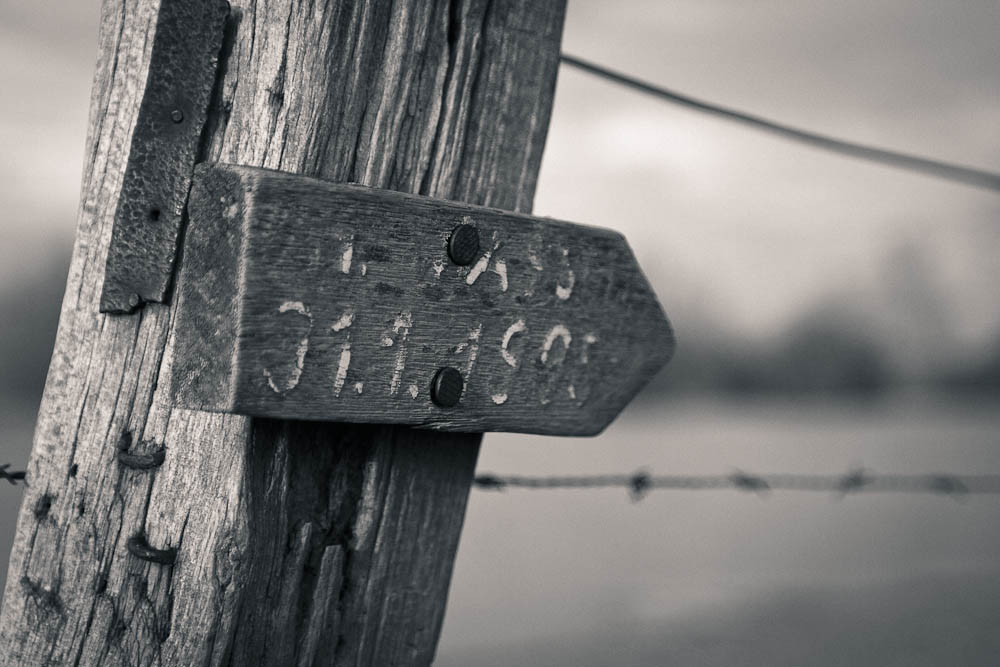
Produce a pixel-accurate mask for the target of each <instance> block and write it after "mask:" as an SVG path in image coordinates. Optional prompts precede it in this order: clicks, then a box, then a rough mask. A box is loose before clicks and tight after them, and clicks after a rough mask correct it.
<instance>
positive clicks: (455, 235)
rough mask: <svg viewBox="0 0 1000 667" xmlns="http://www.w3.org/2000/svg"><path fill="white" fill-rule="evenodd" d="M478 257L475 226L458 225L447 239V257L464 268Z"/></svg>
mask: <svg viewBox="0 0 1000 667" xmlns="http://www.w3.org/2000/svg"><path fill="white" fill-rule="evenodd" d="M477 255H479V231H478V230H477V229H476V226H475V225H468V224H466V225H459V226H458V227H456V228H455V229H454V230H452V232H451V238H450V239H448V257H450V258H451V261H453V262H455V263H456V264H458V265H459V266H466V265H468V264H472V262H474V261H475V259H476V256H477Z"/></svg>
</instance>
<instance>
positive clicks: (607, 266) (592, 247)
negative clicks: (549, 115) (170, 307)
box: [171, 164, 674, 435]
mask: <svg viewBox="0 0 1000 667" xmlns="http://www.w3.org/2000/svg"><path fill="white" fill-rule="evenodd" d="M189 217H190V223H189V228H188V231H187V240H186V242H185V249H184V260H183V264H184V266H183V268H182V271H181V276H180V281H179V290H178V292H179V294H178V304H177V325H176V328H175V338H174V354H173V359H174V361H173V364H172V367H171V393H172V395H173V398H174V401H175V402H176V403H177V404H178V405H180V406H182V407H188V408H196V409H201V410H210V411H220V412H232V413H239V414H247V415H254V416H264V417H276V418H282V419H308V420H324V421H347V422H368V423H392V424H408V425H412V426H419V427H425V428H433V429H439V430H447V431H515V432H524V433H545V434H552V435H592V434H595V433H598V432H600V431H601V430H602V429H603V428H604V427H605V426H607V425H608V424H609V423H610V422H611V420H613V419H614V417H615V416H616V415H617V414H618V413H619V412H620V411H621V410H622V408H624V407H625V405H626V404H627V403H628V402H629V401H630V400H631V398H632V397H633V396H634V395H635V394H636V392H638V391H639V389H641V388H642V386H643V385H644V384H645V383H646V382H647V381H648V380H649V378H651V377H652V376H653V375H654V374H655V373H656V371H658V370H659V369H660V368H661V367H662V366H663V365H664V364H665V363H666V362H667V361H668V360H669V359H670V357H671V355H672V354H673V350H674V337H673V332H672V330H671V327H670V323H669V322H668V321H667V318H666V315H665V314H664V313H663V310H662V309H661V308H660V305H659V303H658V302H657V299H656V295H655V294H654V293H653V290H652V289H651V288H650V286H649V283H648V282H647V281H646V279H645V277H644V276H643V275H642V272H641V271H640V269H639V266H638V264H637V263H636V260H635V257H634V256H633V254H632V252H631V250H630V249H629V247H628V244H627V243H626V242H625V239H624V238H622V236H621V235H619V234H617V233H615V232H611V231H608V230H605V229H599V228H595V227H586V226H583V225H576V224H571V223H567V222H560V221H557V220H551V219H546V218H537V217H531V216H526V215H518V214H514V213H509V212H505V211H499V210H496V209H489V208H484V207H476V206H469V205H466V204H460V203H455V202H448V201H442V200H437V199H430V198H427V197H418V196H414V195H408V194H403V193H398V192H391V191H385V190H376V189H371V188H365V187H361V186H356V185H338V184H333V183H328V182H325V181H321V180H317V179H313V178H307V177H303V176H298V175H292V174H285V173H281V172H275V171H268V170H263V169H257V168H249V167H235V166H229V165H221V164H215V165H200V166H199V167H198V169H197V170H196V173H195V181H194V187H193V190H192V193H191V198H190V202H189ZM463 226H470V228H463ZM456 230H458V231H460V232H461V234H460V236H461V237H462V240H463V248H466V250H467V249H468V244H469V243H477V244H478V249H477V248H476V246H475V245H474V244H473V245H472V246H471V247H472V251H470V252H471V254H470V252H466V253H465V254H466V255H468V257H466V258H465V259H469V258H471V261H465V259H463V262H464V263H461V264H460V263H458V262H456V261H455V259H454V255H455V249H454V247H452V249H451V253H449V244H450V241H451V240H452V239H453V238H456V237H455V232H456ZM472 230H474V232H475V234H472V233H470V232H471V231H472ZM451 245H452V246H454V243H451Z"/></svg>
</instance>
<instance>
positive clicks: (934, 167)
mask: <svg viewBox="0 0 1000 667" xmlns="http://www.w3.org/2000/svg"><path fill="white" fill-rule="evenodd" d="M560 60H561V61H562V62H563V63H565V64H566V65H569V66H571V67H576V68H577V69H580V70H583V71H584V72H588V73H590V74H595V75H597V76H600V77H603V78H605V79H608V80H610V81H614V82H615V83H619V84H621V85H624V86H628V87H630V88H634V89H636V90H640V91H642V92H644V93H649V94H651V95H655V96H656V97H659V98H660V99H664V100H667V101H668V102H673V103H674V104H680V105H682V106H685V107H688V108H689V109H695V110H697V111H701V112H702V113H707V114H711V115H714V116H719V117H722V118H725V119H727V120H731V121H736V122H739V123H743V124H744V125H749V126H751V127H754V128H756V129H758V130H763V131H765V132H770V133H771V134H775V135H777V136H779V137H782V138H784V139H789V140H791V141H798V142H799V143H804V144H808V145H810V146H813V147H814V148H821V149H824V150H827V151H832V152H834V153H840V154H841V155H847V156H849V157H854V158H859V159H862V160H868V161H869V162H878V163H880V164H884V165H887V166H890V167H895V168H897V169H906V170H909V171H917V172H921V173H923V174H926V175H928V176H934V177H937V178H943V179H946V180H950V181H955V182H958V183H964V184H965V185H971V186H973V187H978V188H985V189H987V190H995V191H1000V174H997V173H994V172H990V171H986V170H984V169H977V168H975V167H967V166H964V165H959V164H952V163H949V162H943V161H941V160H935V159H932V158H924V157H919V156H917V155H909V154H906V153H900V152H897V151H890V150H886V149H884V148H876V147H874V146H866V145H864V144H860V143H856V142H853V141H846V140H844V139H837V138H836V137H831V136H828V135H825V134H820V133H819V132H812V131H810V130H803V129H800V128H796V127H792V126H790V125H785V124H784V123H779V122H777V121H773V120H768V119H767V118H763V117H761V116H757V115H755V114H751V113H747V112H744V111H738V110H736V109H731V108H728V107H724V106H722V105H720V104H715V103H713V102H706V101H705V100H700V99H697V98H695V97H691V96H690V95H685V94H683V93H678V92H675V91H673V90H669V89H667V88H663V87H662V86H657V85H654V84H652V83H647V82H645V81H640V80H639V79H636V78H634V77H631V76H628V75H626V74H622V73H620V72H615V71H613V70H610V69H608V68H606V67H602V66H601V65H596V64H594V63H591V62H587V61H586V60H582V59H580V58H577V57H575V56H570V55H567V54H565V53H564V54H562V55H561V56H560Z"/></svg>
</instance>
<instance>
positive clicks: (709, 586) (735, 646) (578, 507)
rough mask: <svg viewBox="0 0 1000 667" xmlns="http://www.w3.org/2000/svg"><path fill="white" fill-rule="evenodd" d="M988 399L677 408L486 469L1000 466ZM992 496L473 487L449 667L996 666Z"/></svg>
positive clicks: (535, 441)
mask: <svg viewBox="0 0 1000 667" xmlns="http://www.w3.org/2000/svg"><path fill="white" fill-rule="evenodd" d="M997 407H998V406H997V404H995V403H990V402H980V403H976V404H970V403H965V404H958V403H948V402H944V401H941V400H932V399H928V398H926V397H921V396H919V395H916V396H911V397H899V398H895V399H892V400H885V401H881V402H877V403H871V404H866V403H860V402H843V401H842V402H838V403H829V402H811V403H810V402H805V403H802V402H789V401H782V402H779V401H746V402H739V403H737V402H718V401H713V400H705V399H690V400H684V401H678V402H671V403H667V404H665V405H664V406H663V407H661V408H656V407H654V406H653V405H650V404H648V403H646V404H640V405H637V406H635V408H633V409H631V410H629V411H628V412H627V413H626V414H625V415H623V417H622V418H621V419H620V420H619V421H618V422H616V423H615V424H614V425H612V426H611V427H610V428H609V429H608V431H606V432H605V434H603V435H602V436H600V437H598V438H595V439H590V440H567V439H558V438H542V437H526V436H514V435H501V434H492V435H488V436H487V438H486V444H485V446H484V449H483V453H482V456H481V459H480V465H479V469H480V471H483V472H485V471H491V472H499V473H503V472H518V473H524V474H539V475H545V474H589V473H604V472H611V471H621V472H629V471H632V470H634V469H635V468H637V467H640V466H648V467H649V469H650V470H651V471H653V472H660V473H664V474H666V473H680V474H683V473H695V474H699V473H705V474H716V473H728V472H731V471H732V470H733V469H734V468H739V469H742V470H745V471H748V472H794V473H830V472H840V471H845V470H846V469H847V468H848V467H849V466H851V465H856V464H861V463H863V464H864V465H865V466H867V467H870V468H871V469H872V470H874V471H881V472H899V473H915V474H916V473H927V472H935V471H949V472H955V473H982V472H988V471H997V470H1000V446H998V445H1000V442H998V439H1000V410H998V409H997ZM998 547H1000V497H996V496H977V497H969V498H965V499H964V500H954V499H951V498H945V497H939V496H926V495H921V496H910V495H894V494H893V495H878V494H864V495H859V496H852V497H846V498H839V499H838V498H835V497H831V496H827V495H822V494H804V493H794V492H786V493H775V494H771V495H769V496H767V497H764V498H761V497H757V496H754V495H753V494H746V493H740V492H736V491H696V492H687V491H658V492H653V493H651V494H650V495H648V496H647V497H646V498H645V499H644V500H642V501H641V502H638V503H632V502H630V501H629V500H628V497H627V494H626V493H625V491H624V490H600V491H523V490H510V491H506V492H502V493H497V492H487V491H481V492H474V493H473V495H472V498H471V500H470V504H469V511H468V515H467V518H466V525H465V529H464V532H463V537H462V543H461V547H460V550H459V556H458V561H457V564H456V572H455V577H454V580H453V583H452V591H451V600H450V606H449V609H448V616H447V618H446V621H445V629H444V633H443V636H442V640H441V648H440V651H439V655H440V660H439V664H441V665H462V664H476V665H506V664H539V665H549V664H551V665H605V664H616V665H650V664H667V663H668V662H675V663H679V664H712V665H715V664H718V665H724V664H784V665H796V664H819V665H833V664H852V665H857V664H867V665H883V664H900V665H902V664H928V665H930V664H983V665H985V664H996V656H998V655H1000V636H998V634H997V633H996V632H995V628H996V627H997V624H998V622H1000V595H998V593H1000V563H998V559H997V553H998Z"/></svg>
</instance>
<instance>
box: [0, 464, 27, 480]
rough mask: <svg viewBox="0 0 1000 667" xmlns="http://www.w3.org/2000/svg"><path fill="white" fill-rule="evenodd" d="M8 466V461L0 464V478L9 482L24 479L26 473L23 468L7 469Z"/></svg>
mask: <svg viewBox="0 0 1000 667" xmlns="http://www.w3.org/2000/svg"><path fill="white" fill-rule="evenodd" d="M9 467H10V464H9V463H4V464H3V465H0V479H5V480H7V481H8V482H9V483H10V484H17V483H18V482H21V481H24V477H25V475H27V473H26V472H25V471H24V470H7V468H9Z"/></svg>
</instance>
